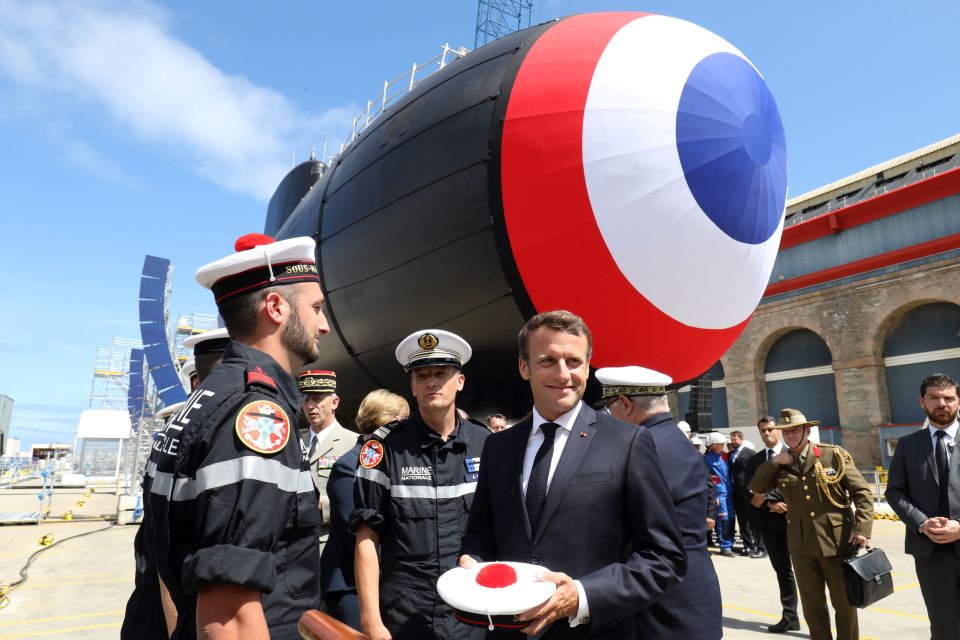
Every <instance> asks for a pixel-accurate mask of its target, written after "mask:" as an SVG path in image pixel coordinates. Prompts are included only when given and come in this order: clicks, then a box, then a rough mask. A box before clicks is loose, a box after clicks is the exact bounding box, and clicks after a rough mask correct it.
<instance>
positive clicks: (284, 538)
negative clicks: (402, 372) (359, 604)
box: [150, 234, 329, 640]
mask: <svg viewBox="0 0 960 640" xmlns="http://www.w3.org/2000/svg"><path fill="white" fill-rule="evenodd" d="M235 249H236V253H234V254H232V255H230V256H227V257H226V258H223V259H222V260H218V261H217V262H214V263H211V264H208V265H206V266H204V267H201V268H200V269H199V270H198V271H197V280H198V281H199V282H200V284H201V285H203V286H205V287H207V288H210V289H212V290H213V294H214V296H215V299H216V302H217V307H218V309H219V311H220V315H221V316H222V317H223V320H224V323H225V324H226V326H227V329H228V331H229V332H230V335H231V337H232V341H231V343H230V345H228V346H227V349H226V351H225V352H224V357H223V362H222V363H221V364H220V366H219V367H217V368H216V369H215V370H214V371H213V372H212V373H211V374H210V376H209V377H208V378H207V379H206V380H204V382H203V383H202V384H201V385H200V386H199V387H198V388H197V389H196V390H195V391H194V393H193V394H192V395H191V396H190V397H189V398H188V399H187V402H186V404H185V405H184V407H183V408H182V409H181V410H180V411H179V412H178V413H177V414H176V415H175V416H174V417H173V419H172V420H171V422H170V423H169V424H168V425H167V426H166V428H165V429H164V432H163V435H162V438H161V439H160V440H159V441H158V442H157V444H156V445H155V450H156V451H157V452H158V457H157V465H156V473H155V476H154V481H153V485H152V487H151V496H150V497H151V503H150V508H151V509H153V518H154V524H153V527H152V529H153V531H152V533H153V542H154V546H155V548H156V554H157V566H158V569H159V572H160V577H161V578H162V580H163V581H164V583H166V585H167V587H168V588H169V589H170V594H171V596H172V598H173V601H174V602H175V603H176V606H177V610H178V612H179V619H178V622H177V630H176V631H175V637H177V638H187V639H189V638H195V637H197V636H201V637H207V636H209V635H211V634H217V637H218V638H244V639H246V638H267V637H270V638H274V639H277V638H285V639H290V640H293V639H295V638H299V634H298V632H297V621H298V620H299V618H300V616H301V614H302V613H303V612H304V611H306V610H308V609H317V608H319V606H320V593H319V579H318V575H319V568H320V567H319V564H320V563H319V559H320V558H319V549H318V538H317V536H318V526H319V524H320V512H319V511H318V509H317V500H318V494H317V490H316V487H315V486H314V484H313V481H312V480H311V478H310V469H309V465H308V463H307V461H306V460H305V457H304V455H303V452H302V449H301V446H300V441H299V439H298V438H297V433H296V419H297V411H298V409H299V406H300V402H301V398H300V393H299V391H298V390H297V383H296V380H295V378H294V375H295V374H296V372H297V371H298V370H299V369H300V368H301V367H303V365H304V364H306V363H307V362H310V361H312V360H315V359H316V358H317V356H318V355H319V354H318V350H317V341H318V339H319V338H320V336H321V335H322V334H324V333H327V332H328V331H329V329H328V327H327V323H326V320H325V318H324V317H323V313H322V306H323V294H322V293H321V290H320V283H319V277H318V274H317V268H316V263H315V257H314V251H315V243H314V241H313V240H312V239H310V238H293V239H289V240H284V241H280V242H273V240H272V239H271V238H269V237H268V236H262V235H260V234H251V235H250V236H244V237H243V238H241V239H240V240H238V241H237V244H236V245H235Z"/></svg>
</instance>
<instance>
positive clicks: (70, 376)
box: [0, 0, 960, 444]
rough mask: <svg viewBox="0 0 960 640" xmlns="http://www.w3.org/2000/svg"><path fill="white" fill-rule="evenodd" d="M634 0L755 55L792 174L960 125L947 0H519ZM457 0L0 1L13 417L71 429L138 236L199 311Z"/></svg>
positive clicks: (557, 12) (459, 15) (4, 293)
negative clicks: (204, 282) (228, 265)
mask: <svg viewBox="0 0 960 640" xmlns="http://www.w3.org/2000/svg"><path fill="white" fill-rule="evenodd" d="M602 10H637V11H651V12H654V13H662V14H666V15H671V16H675V17H679V18H684V19H687V20H690V21H692V22H695V23H697V24H699V25H701V26H703V27H705V28H707V29H710V30H711V31H714V32H715V33H717V34H719V35H721V36H723V37H724V38H726V39H727V40H729V41H730V42H732V43H733V44H734V45H735V46H737V47H738V48H739V49H740V50H741V51H743V52H744V53H745V54H746V55H747V56H748V57H749V58H750V59H751V60H752V61H753V63H754V64H755V65H756V66H757V67H758V68H759V69H760V71H761V73H763V74H764V76H765V77H766V79H767V82H768V84H769V86H770V88H771V90H772V92H773V95H774V96H775V97H776V99H777V102H778V105H779V108H780V111H781V114H782V117H783V121H784V125H785V128H786V133H787V145H788V151H789V157H790V193H791V194H792V195H798V194H800V193H803V192H805V191H808V190H810V189H813V188H815V187H818V186H821V185H823V184H826V183H828V182H831V181H833V180H836V179H839V178H842V177H844V176H846V175H849V174H851V173H854V172H856V171H859V170H861V169H864V168H866V167H868V166H870V165H872V164H875V163H877V162H881V161H883V160H886V159H889V158H891V157H894V156H896V155H899V154H902V153H906V152H908V151H912V150H914V149H917V148H919V147H922V146H924V145H927V144H929V143H932V142H934V141H937V140H940V139H942V138H946V137H948V136H950V135H953V134H956V133H958V125H957V119H956V106H955V105H956V104H958V103H960V100H958V95H957V94H958V92H960V88H958V87H960V83H958V82H957V71H956V69H955V65H954V61H955V59H956V53H955V50H954V49H953V43H954V42H955V33H954V31H955V25H956V24H958V22H960V5H956V4H955V3H942V2H914V3H909V5H908V4H905V3H886V2H883V3H854V2H850V3H837V2H829V3H827V2H803V3H799V2H794V3H785V2H735V1H729V2H716V0H705V1H702V2H701V1H692V0H691V1H688V2H676V1H675V2H662V1H652V0H651V1H647V2H628V1H621V2H613V1H592V2H586V1H582V0H581V1H574V0H551V1H549V2H548V1H541V0H535V7H534V22H540V21H544V20H548V19H552V18H554V17H557V16H562V15H567V14H571V13H579V12H585V11H602ZM475 20H476V4H475V2H474V1H473V0H446V1H444V2H439V1H423V2H412V1H411V2H396V1H386V0H382V1H381V0H369V1H368V2H365V3H353V2H351V3H347V2H333V1H331V0H325V1H322V2H321V1H318V0H313V1H309V2H308V1H306V0H285V1H284V2H274V3H266V2H259V1H253V0H232V1H230V2H227V1H224V0H203V1H202V2H192V1H188V0H180V1H176V2H166V3H151V2H145V1H141V0H123V1H120V0H117V1H112V0H107V1H102V0H85V1H84V2H82V3H79V2H43V1H40V0H36V1H35V0H25V1H20V0H7V1H5V2H3V3H0V145H2V146H0V148H2V153H0V223H2V229H3V237H2V240H0V242H2V247H3V249H2V251H0V300H2V304H0V393H3V394H6V395H8V396H10V397H12V398H14V400H15V402H16V404H15V406H14V414H13V427H12V433H11V435H12V436H13V437H20V438H22V439H23V441H24V443H25V444H26V443H30V442H49V441H54V440H56V441H62V440H67V441H69V440H72V437H73V432H74V429H75V426H76V423H77V419H78V417H79V414H80V411H81V410H82V409H84V408H86V406H87V403H88V399H89V395H90V389H91V382H92V368H93V362H94V355H95V350H96V347H97V346H105V345H108V344H109V343H110V341H111V339H112V338H113V337H114V336H118V337H129V338H138V337H139V327H138V324H137V292H138V287H139V273H140V269H141V266H142V263H143V257H144V255H145V254H152V255H157V256H162V257H166V258H169V259H171V260H172V261H173V263H174V266H175V272H174V286H173V296H172V301H171V314H172V315H173V316H176V315H177V314H179V313H190V312H200V313H212V312H214V305H213V302H212V299H211V297H210V294H209V292H207V291H205V290H203V289H201V288H200V287H199V286H198V285H197V284H196V283H195V281H194V279H193V273H194V271H195V270H196V269H197V267H198V266H200V265H201V264H204V263H205V262H208V261H210V260H213V259H216V258H219V257H221V256H222V255H225V254H226V253H227V252H229V251H230V249H231V246H232V242H233V239H234V238H235V237H236V236H238V235H240V234H242V233H245V232H248V231H259V230H261V228H262V225H263V218H264V212H265V208H266V201H267V200H268V199H269V197H270V195H271V194H272V192H273V189H274V187H275V186H276V184H277V183H278V182H279V180H280V179H281V178H282V177H283V175H284V174H285V172H286V171H287V170H288V169H289V168H290V164H291V157H295V158H296V159H297V161H301V160H303V159H305V158H306V156H307V155H308V154H309V151H310V148H311V147H314V146H315V147H318V148H322V146H323V142H324V140H325V139H326V140H328V141H329V143H330V146H331V148H334V147H335V146H336V143H337V142H338V141H341V140H343V139H344V137H345V135H346V131H347V130H348V129H349V125H350V121H351V118H352V115H353V113H354V112H356V111H358V110H359V108H360V105H362V104H365V103H366V100H367V99H368V98H370V97H372V96H373V95H374V94H376V93H377V92H378V91H379V88H380V86H381V85H382V82H383V80H385V79H388V78H393V77H395V76H398V75H400V74H401V73H403V72H404V71H406V70H407V69H408V68H409V67H410V65H411V64H412V63H413V62H423V61H426V60H427V59H429V58H431V57H433V56H434V55H436V54H437V53H439V51H440V45H442V44H443V43H444V42H449V43H450V44H451V45H454V46H456V45H460V44H464V45H467V46H468V47H470V46H472V45H473V39H474V34H473V30H474V25H475Z"/></svg>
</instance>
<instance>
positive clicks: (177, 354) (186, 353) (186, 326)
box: [170, 313, 217, 367]
mask: <svg viewBox="0 0 960 640" xmlns="http://www.w3.org/2000/svg"><path fill="white" fill-rule="evenodd" d="M216 328H217V316H215V315H212V314H209V313H191V314H181V315H180V317H178V318H177V324H176V325H174V327H173V334H172V335H171V336H170V344H171V345H172V347H173V357H174V360H175V361H176V363H177V366H178V367H179V366H180V365H182V364H183V363H184V362H186V361H187V359H188V358H189V357H190V355H191V350H190V349H187V348H186V347H184V346H183V341H184V340H186V339H187V338H189V337H190V336H195V335H197V334H198V333H204V332H207V331H210V330H211V329H216Z"/></svg>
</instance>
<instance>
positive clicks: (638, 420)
mask: <svg viewBox="0 0 960 640" xmlns="http://www.w3.org/2000/svg"><path fill="white" fill-rule="evenodd" d="M597 380H599V381H600V383H601V384H602V385H603V399H602V402H604V403H606V409H607V411H609V412H610V415H612V416H613V417H614V418H617V419H618V420H623V421H624V422H626V423H629V424H635V425H639V426H641V427H644V428H646V429H647V430H649V431H650V433H651V434H652V435H653V440H654V443H655V444H656V446H657V458H659V460H660V465H661V467H662V468H663V469H664V470H665V472H664V476H665V478H666V481H667V489H668V490H669V492H670V498H671V500H672V501H673V509H674V512H675V513H676V514H677V524H678V525H679V527H680V535H681V538H682V540H683V549H684V551H686V553H687V573H686V575H685V576H684V577H683V580H681V581H680V582H679V583H677V584H675V585H674V586H672V587H671V588H670V589H668V590H667V593H666V594H664V596H663V597H662V598H660V599H659V600H657V601H656V602H655V603H653V604H652V605H650V606H649V607H647V608H646V609H643V610H641V611H640V612H639V613H638V614H637V615H636V618H635V620H636V625H637V629H638V630H641V631H642V636H643V637H644V638H647V639H648V640H660V639H670V640H675V639H676V638H683V639H684V640H719V639H720V638H722V637H723V614H722V611H721V608H722V603H721V599H720V582H719V581H718V580H717V572H716V570H715V569H714V568H713V561H712V560H711V559H710V554H709V553H708V552H707V522H706V519H705V518H704V509H705V508H708V507H709V504H708V501H709V500H710V499H711V498H710V495H712V494H711V492H710V491H709V489H712V488H713V482H711V481H710V476H709V474H708V473H707V467H706V465H705V464H703V458H702V457H701V456H700V454H698V453H697V452H696V450H695V449H694V448H693V447H691V446H690V440H689V439H688V438H687V436H686V435H684V433H683V432H682V431H681V430H680V428H679V427H678V426H677V423H676V422H674V421H673V418H672V417H671V416H670V406H669V405H668V404H667V395H666V394H667V389H666V385H668V384H670V383H671V382H672V380H671V378H670V376H667V375H664V374H662V373H659V372H658V371H653V370H651V369H645V368H643V367H606V368H603V369H599V370H597ZM714 500H715V498H714Z"/></svg>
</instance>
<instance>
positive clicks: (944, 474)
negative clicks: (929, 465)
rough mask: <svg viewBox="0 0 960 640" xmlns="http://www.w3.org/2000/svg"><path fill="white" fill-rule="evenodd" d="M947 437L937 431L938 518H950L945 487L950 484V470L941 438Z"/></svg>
mask: <svg viewBox="0 0 960 640" xmlns="http://www.w3.org/2000/svg"><path fill="white" fill-rule="evenodd" d="M945 435H947V433H946V431H944V430H943V429H940V430H939V431H937V434H936V438H937V446H936V459H937V482H938V483H939V484H940V505H939V506H940V509H939V511H940V513H938V514H937V515H938V516H943V517H944V518H949V517H950V503H949V501H948V499H947V487H948V485H949V482H950V476H949V472H950V469H949V467H948V465H947V447H946V445H945V444H944V443H943V437H944V436H945Z"/></svg>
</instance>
